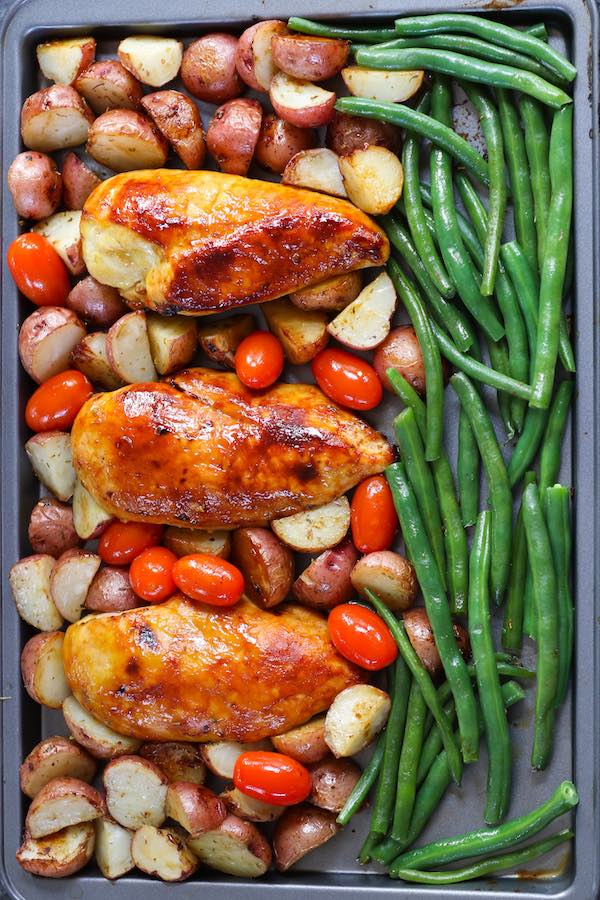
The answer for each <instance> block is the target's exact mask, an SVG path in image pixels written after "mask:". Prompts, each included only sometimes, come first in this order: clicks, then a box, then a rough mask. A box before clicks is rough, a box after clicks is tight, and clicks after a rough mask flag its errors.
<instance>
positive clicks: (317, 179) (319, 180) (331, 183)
mask: <svg viewBox="0 0 600 900" xmlns="http://www.w3.org/2000/svg"><path fill="white" fill-rule="evenodd" d="M281 180H282V181H283V183H284V184H293V185H295V186H296V187H302V188H309V189H310V190H312V191H321V192H322V193H324V194H332V195H333V196H334V197H347V196H348V195H347V193H346V188H345V187H344V182H343V180H342V175H341V172H340V166H339V161H338V157H337V156H336V154H335V153H334V152H333V150H327V148H326V147H317V148H315V149H314V150H301V151H300V153H296V155H295V156H292V158H291V159H290V161H289V163H288V164H287V166H286V167H285V169H284V170H283V177H282V179H281Z"/></svg>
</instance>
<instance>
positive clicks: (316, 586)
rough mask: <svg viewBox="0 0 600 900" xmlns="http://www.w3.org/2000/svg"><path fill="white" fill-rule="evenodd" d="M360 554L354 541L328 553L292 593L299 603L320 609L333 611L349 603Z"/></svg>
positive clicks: (301, 579)
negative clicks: (342, 604) (353, 574)
mask: <svg viewBox="0 0 600 900" xmlns="http://www.w3.org/2000/svg"><path fill="white" fill-rule="evenodd" d="M357 559H358V553H357V552H356V548H355V547H354V544H353V543H352V541H350V540H345V541H343V542H342V543H341V544H339V545H338V546H337V547H333V548H332V549H331V550H325V551H324V552H323V553H321V555H320V556H318V557H317V558H316V559H313V561H312V562H311V563H310V565H309V566H308V567H307V568H306V569H305V570H304V571H303V572H302V574H301V575H300V576H299V577H298V578H296V580H295V582H294V585H293V588H292V593H293V594H294V597H295V598H296V600H299V601H300V603H304V604H306V606H313V607H315V608H316V609H322V610H330V609H333V607H334V606H337V605H338V603H347V602H348V601H349V600H350V599H351V598H352V596H353V594H354V588H353V585H352V581H351V580H350V576H351V574H352V570H353V568H354V566H355V564H356V561H357Z"/></svg>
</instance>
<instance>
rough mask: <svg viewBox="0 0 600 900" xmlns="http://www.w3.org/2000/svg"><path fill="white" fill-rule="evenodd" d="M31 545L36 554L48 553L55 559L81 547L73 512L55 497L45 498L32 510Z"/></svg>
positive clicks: (29, 529) (29, 532)
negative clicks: (74, 548) (67, 551)
mask: <svg viewBox="0 0 600 900" xmlns="http://www.w3.org/2000/svg"><path fill="white" fill-rule="evenodd" d="M28 536H29V543H30V544H31V549H32V550H33V552H34V553H46V554H49V555H50V556H53V557H54V558H55V559H56V558H57V557H59V556H60V555H61V553H64V552H65V550H71V549H72V548H73V547H78V546H79V535H78V534H77V532H76V531H75V526H74V524H73V510H72V509H71V507H70V506H67V504H66V503H61V502H60V500H55V499H54V497H43V498H42V499H41V500H38V502H37V503H36V504H35V506H34V507H33V509H32V510H31V516H30V517H29V528H28Z"/></svg>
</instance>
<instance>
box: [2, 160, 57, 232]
mask: <svg viewBox="0 0 600 900" xmlns="http://www.w3.org/2000/svg"><path fill="white" fill-rule="evenodd" d="M6 180H7V184H8V189H9V191H10V193H11V196H12V199H13V203H14V205H15V209H16V211H17V215H18V216H20V217H21V218H22V219H36V220H38V219H45V218H47V217H48V216H51V215H52V213H53V212H54V211H55V210H56V208H57V206H58V205H59V203H60V200H61V197H62V189H63V183H62V177H61V173H60V172H59V171H58V169H57V168H56V163H55V162H54V160H53V159H50V157H49V156H46V154H45V153H38V152H37V150H25V152H24V153H19V154H18V156H15V158H14V159H13V161H12V162H11V164H10V166H9V167H8V173H7V178H6Z"/></svg>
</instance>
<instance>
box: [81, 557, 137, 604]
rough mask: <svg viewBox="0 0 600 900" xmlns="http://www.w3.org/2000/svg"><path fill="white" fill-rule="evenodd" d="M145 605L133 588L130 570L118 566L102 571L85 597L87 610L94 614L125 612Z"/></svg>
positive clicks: (98, 573) (96, 576) (107, 567)
mask: <svg viewBox="0 0 600 900" xmlns="http://www.w3.org/2000/svg"><path fill="white" fill-rule="evenodd" d="M143 605H144V603H143V601H142V600H140V598H139V597H138V596H137V594H136V593H135V592H134V590H133V588H132V587H131V582H130V581H129V572H128V570H127V569H122V568H119V567H117V566H104V567H103V568H102V569H100V570H99V571H98V572H97V574H96V575H95V576H94V578H93V580H92V583H91V584H90V587H89V590H88V592H87V594H86V597H85V608H86V609H89V610H91V611H92V612H125V610H128V609H137V607H138V606H143Z"/></svg>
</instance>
